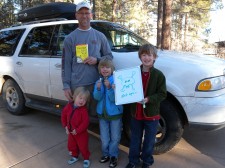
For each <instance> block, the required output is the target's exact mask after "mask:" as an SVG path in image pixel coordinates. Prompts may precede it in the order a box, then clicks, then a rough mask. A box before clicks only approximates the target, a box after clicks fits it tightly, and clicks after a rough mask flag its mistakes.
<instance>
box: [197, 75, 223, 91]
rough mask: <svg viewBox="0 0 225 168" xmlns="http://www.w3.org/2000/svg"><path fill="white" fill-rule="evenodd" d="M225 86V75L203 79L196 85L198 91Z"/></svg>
mask: <svg viewBox="0 0 225 168" xmlns="http://www.w3.org/2000/svg"><path fill="white" fill-rule="evenodd" d="M223 88H225V76H218V77H213V78H208V79H203V80H201V81H200V82H199V83H198V84H197V87H196V90H197V91H215V90H220V89H223Z"/></svg>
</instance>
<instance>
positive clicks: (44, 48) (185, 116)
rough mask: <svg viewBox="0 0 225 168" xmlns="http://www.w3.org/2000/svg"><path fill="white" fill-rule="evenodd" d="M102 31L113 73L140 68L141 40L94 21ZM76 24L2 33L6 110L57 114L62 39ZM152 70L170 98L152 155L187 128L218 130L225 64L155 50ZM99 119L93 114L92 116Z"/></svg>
mask: <svg viewBox="0 0 225 168" xmlns="http://www.w3.org/2000/svg"><path fill="white" fill-rule="evenodd" d="M91 25H92V27H93V28H96V29H97V30H99V31H101V32H103V33H104V34H105V36H106V37H107V39H108V42H109V44H110V47H111V49H112V52H113V56H114V59H113V61H114V64H115V67H116V69H123V68H128V67H134V66H137V65H140V60H139V58H138V53H137V51H138V49H139V46H140V45H142V44H144V43H147V41H145V40H144V39H142V38H141V37H139V36H138V35H136V34H134V33H133V32H131V31H129V30H128V29H126V28H124V27H123V26H121V25H118V24H115V23H111V22H106V21H92V22H91ZM77 26H78V23H77V21H76V20H59V19H58V20H56V21H53V19H52V20H49V21H46V20H45V21H35V22H29V23H24V24H21V25H17V26H13V27H10V28H6V29H3V30H0V92H1V94H2V96H3V100H4V103H5V105H6V107H7V109H8V111H9V112H11V113H12V114H14V115H20V114H22V113H24V112H26V110H27V108H28V107H29V108H33V109H38V110H42V111H46V112H51V113H54V114H58V115H60V113H61V108H62V107H63V106H64V105H65V104H66V98H65V97H64V93H63V90H62V88H63V87H62V80H61V56H62V45H63V40H64V38H65V36H66V35H67V34H68V33H70V32H71V31H72V30H74V29H75V28H76V27H77ZM158 55H159V57H158V59H157V60H156V63H155V67H156V68H158V69H160V70H161V71H162V72H163V73H164V74H165V76H166V83H167V90H168V96H167V99H166V100H165V101H163V102H162V103H161V110H160V114H161V119H160V124H159V127H158V133H157V136H156V145H155V154H160V153H165V152H167V151H169V150H170V149H172V148H173V147H174V146H175V145H176V144H177V143H178V142H179V140H180V139H181V137H182V133H183V130H184V128H185V126H190V127H193V128H197V129H204V130H216V129H219V128H222V127H224V126H225V61H224V60H221V59H218V58H214V57H210V56H204V55H194V54H191V53H181V52H179V53H178V52H174V51H158ZM128 106H129V105H124V116H123V121H124V131H125V132H126V134H127V135H128V137H129V121H130V117H131V116H130V112H129V111H128V110H127V109H128ZM90 117H91V119H93V121H97V119H96V118H95V117H96V116H90Z"/></svg>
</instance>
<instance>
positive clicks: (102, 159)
mask: <svg viewBox="0 0 225 168" xmlns="http://www.w3.org/2000/svg"><path fill="white" fill-rule="evenodd" d="M109 159H110V158H109V156H102V157H101V159H100V160H99V162H100V163H105V162H108V161H109Z"/></svg>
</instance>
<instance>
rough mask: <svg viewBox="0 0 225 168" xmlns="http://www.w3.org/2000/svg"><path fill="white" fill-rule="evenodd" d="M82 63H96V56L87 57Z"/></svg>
mask: <svg viewBox="0 0 225 168" xmlns="http://www.w3.org/2000/svg"><path fill="white" fill-rule="evenodd" d="M84 63H85V64H89V65H96V64H97V58H96V57H88V58H87V59H85V60H84Z"/></svg>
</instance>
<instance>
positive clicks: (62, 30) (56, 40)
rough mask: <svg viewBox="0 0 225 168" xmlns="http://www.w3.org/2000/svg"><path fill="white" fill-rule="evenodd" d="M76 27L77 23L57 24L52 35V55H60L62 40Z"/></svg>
mask: <svg viewBox="0 0 225 168" xmlns="http://www.w3.org/2000/svg"><path fill="white" fill-rule="evenodd" d="M77 27H78V24H62V25H59V26H58V27H57V28H56V29H57V31H55V33H54V35H53V46H54V49H53V56H57V57H58V56H62V50H63V41H64V39H65V37H66V36H67V35H68V34H70V33H71V32H72V31H73V30H75V29H76V28H77Z"/></svg>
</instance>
